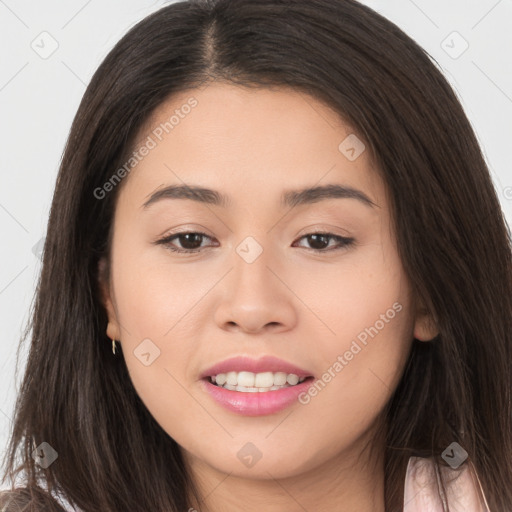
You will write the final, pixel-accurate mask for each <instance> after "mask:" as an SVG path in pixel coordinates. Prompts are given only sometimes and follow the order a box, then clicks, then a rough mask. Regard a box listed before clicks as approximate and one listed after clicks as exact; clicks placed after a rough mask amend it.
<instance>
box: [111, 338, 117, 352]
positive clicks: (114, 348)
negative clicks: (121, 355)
mask: <svg viewBox="0 0 512 512" xmlns="http://www.w3.org/2000/svg"><path fill="white" fill-rule="evenodd" d="M112 354H114V355H116V340H112Z"/></svg>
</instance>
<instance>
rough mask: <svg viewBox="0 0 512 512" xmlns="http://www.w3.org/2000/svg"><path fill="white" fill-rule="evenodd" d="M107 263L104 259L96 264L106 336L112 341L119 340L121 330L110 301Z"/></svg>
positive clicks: (110, 292) (110, 293)
mask: <svg viewBox="0 0 512 512" xmlns="http://www.w3.org/2000/svg"><path fill="white" fill-rule="evenodd" d="M107 269H108V263H107V259H106V258H105V257H102V258H100V260H99V262H98V279H99V287H100V294H101V301H102V303H103V306H104V307H105V309H106V311H107V316H108V324H107V331H106V333H107V336H108V337H109V338H110V339H112V340H120V337H121V329H120V328H119V322H118V321H117V315H116V312H115V309H114V303H113V301H112V291H111V289H110V279H109V278H108V272H107Z"/></svg>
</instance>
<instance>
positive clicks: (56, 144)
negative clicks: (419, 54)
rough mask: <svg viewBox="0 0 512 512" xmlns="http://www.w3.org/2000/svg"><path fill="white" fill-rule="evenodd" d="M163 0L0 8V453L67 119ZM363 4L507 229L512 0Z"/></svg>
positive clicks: (377, 0) (511, 210)
mask: <svg viewBox="0 0 512 512" xmlns="http://www.w3.org/2000/svg"><path fill="white" fill-rule="evenodd" d="M166 3H167V2H164V1H149V0H138V1H135V0H122V1H121V0H108V1H101V2H100V1H99V0H89V1H87V0H71V1H67V2H65V3H64V2H57V1H56V0H49V1H43V2H37V1H35V0H31V1H29V0H0V41H1V44H0V63H1V65H0V112H1V117H0V120H1V121H0V140H1V148H2V150H1V151H0V176H1V181H0V229H1V251H0V332H1V338H0V455H2V452H3V451H4V449H5V446H6V443H7V437H8V433H9V430H10V428H11V419H10V418H11V417H12V412H13V406H14V398H15V393H16V390H17V387H18V386H19V383H20V380H21V377H22V374H23V371H22V370H23V368H24V361H25V359H24V358H23V359H22V366H21V372H20V375H19V379H18V380H17V381H16V382H15V380H14V369H15V351H16V348H17V345H18V341H19V338H20V334H21V329H22V326H24V325H25V324H26V322H27V321H28V311H29V306H30V304H31V300H32V297H33V294H34V291H35V285H36V279H37V276H38V273H39V272H40V260H39V258H38V256H37V252H38V251H37V248H38V243H39V242H40V240H41V239H42V238H43V237H44V235H45V230H46V222H47V218H48V213H49V208H50V202H51V197H52V193H53V188H54V184H55V178H56V174H57V170H58V166H59V163H60V159H61V155H62V152H63V149H64V144H65V141H66V138H67V135H68V132H69V129H70V126H71V122H72V120H73V117H74V115H75V112H76V109H77V108H78V105H79V102H80V99H81V97H82V95H83V93H84V91H85V88H86V85H87V84H88V82H89V80H90V78H91V76H92V74H93V73H94V71H95V69H96V68H97V66H98V65H99V64H100V62H101V61H102V60H103V58H104V57H105V56H106V54H107V53H108V51H109V50H110V49H111V48H112V47H113V45H114V44H115V43H116V42H117V41H118V40H119V39H120V38H121V37H122V35H123V34H124V33H125V32H126V31H127V30H128V29H129V28H130V27H132V26H133V25H134V24H135V23H136V22H138V21H139V20H141V19H142V18H144V17H145V16H146V15H148V14H149V13H151V12H153V11H155V10H156V9H158V8H160V7H161V6H163V5H164V4H166ZM363 3H365V4H367V5H369V6H370V7H372V8H374V9H375V10H377V11H378V12H380V13H382V14H383V15H385V16H386V17H388V18H389V19H391V20H392V21H394V22H395V23H396V24H397V25H398V26H400V27H401V28H402V29H403V30H404V31H405V32H406V33H408V34H409V35H410V36H412V37H413V38H414V39H415V40H416V41H417V42H418V43H419V44H420V45H421V46H423V47H424V48H425V49H426V50H427V51H428V52H429V53H430V55H431V56H432V57H434V59H436V61H437V62H438V63H439V65H440V66H441V68H442V70H443V72H444V73H445V75H446V76H447V78H448V79H449V81H450V83H451V84H452V86H453V87H454V88H455V90H456V92H457V94H458V96H459V98H460V99H461V101H462V104H463V106H464V108H465V110H466V113H467V115H468V117H469V118H470V120H471V122H472V124H473V126H474V128H475V130H476V132H477V135H478V138H479V140H480V143H481V145H482V148H483V151H484V154H485V156H486V159H487V162H488V164H489V166H490V169H491V171H492V174H493V178H494V182H495V185H496V189H497V191H498V193H499V196H500V199H501V201H502V206H503V210H504V212H505V214H506V216H507V219H508V222H509V224H511V225H512V170H511V168H510V162H511V158H510V149H511V145H512V138H511V135H512V58H511V57H510V55H511V51H512V31H511V30H510V26H511V23H512V0H450V1H446V0H428V1H427V0H414V1H413V0H386V1H384V0H365V1H363ZM43 32H46V33H47V34H42V33H43ZM453 32H457V33H458V34H453ZM465 41H466V42H467V43H465ZM57 44H58V47H57V48H56V50H55V51H54V52H53V53H52V54H51V55H49V56H48V55H46V54H45V52H48V53H49V52H50V51H51V50H52V45H53V46H56V45H57ZM466 44H468V45H469V46H468V48H467V49H466V50H465V51H464V52H463V53H462V50H464V48H465V46H466ZM459 54H460V55H459ZM62 307H67V305H66V304H63V305H62ZM25 356H26V354H25ZM25 356H24V357H25ZM48 357H52V356H51V354H48Z"/></svg>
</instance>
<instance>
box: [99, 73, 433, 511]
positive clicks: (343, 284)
mask: <svg viewBox="0 0 512 512" xmlns="http://www.w3.org/2000/svg"><path fill="white" fill-rule="evenodd" d="M191 96H194V98H196V99H197V100H198V105H197V106H196V107H195V108H194V109H192V111H191V112H190V114H189V115H188V116H185V117H184V118H183V119H180V122H179V125H177V126H175V128H174V129H173V130H172V131H171V132H170V133H169V134H168V135H166V136H165V137H164V138H163V139H162V141H161V142H159V143H158V145H157V147H156V148H154V149H152V150H151V151H150V152H149V154H148V155H147V156H145V157H144V159H143V160H142V161H141V162H140V163H138V164H137V166H136V167H135V168H134V169H133V170H132V171H131V173H130V174H129V175H128V176H127V177H126V178H124V180H125V181H124V183H123V184H122V190H121V191H120V195H119V199H118V202H117V205H116V210H115V219H114V234H113V240H112V260H111V265H112V267H111V276H110V281H109V282H103V283H102V286H103V294H104V305H105V307H106V309H107V312H108V317H109V323H108V326H107V334H108V336H109V337H110V338H112V339H116V340H119V342H120V343H121V345H122V349H123V354H124V357H125V359H126V365H127V367H128V370H129V373H130V376H131V379H132V381H133V385H134V387H135V389H136V390H137V392H138V394H139V395H140V397H141V399H142V400H143V402H144V403H145V405H146V406H147V408H148V410H149V411H150V413H151V414H152V415H153V416H154V418H155V419H156V420H157V421H158V423H159V424H160V425H161V426H162V428H163V429H164V430H165V431H166V432H167V433H168V434H169V435H170V436H171V437H173V438H174V439H175V440H176V441H177V443H178V444H179V445H180V446H181V447H182V450H183V454H184V456H185V460H186V462H187V464H188V466H189V468H190V471H191V474H192V475H193V478H194V480H195V481H196V483H198V485H199V488H200V490H201V493H202V496H203V497H204V500H203V502H202V503H201V504H197V503H192V502H191V507H192V506H195V507H196V508H197V509H198V510H202V511H205V510H208V511H212V512H220V511H223V512H235V511H237V512H238V511H239V510H245V511H258V512H259V511H261V510H266V511H268V512H277V511H279V512H283V511H288V512H295V511H303V510H304V509H306V510H315V511H327V510H344V511H347V512H349V511H358V512H364V511H368V512H370V511H372V512H379V511H382V512H383V511H384V470H383V459H382V448H383V440H382V436H378V435H377V432H378V431H381V432H382V429H380V430H379V424H378V420H379V413H380V412H381V411H382V409H383V407H384V406H385V404H386V403H387V401H388V400H389V398H390V396H391V394H392V391H393V390H394V388H395V387H396V385H397V383H398V380H399V378H400V375H401V373H402V371H403V369H404V365H405V363H406V360H407V356H408V354H409V350H410V347H411V343H412V340H413V337H416V338H417V339H419V340H424V341H427V340H430V339H432V338H433V337H434V336H435V335H436V334H437V332H436V330H435V329H434V328H433V326H432V321H431V319H430V317H429V316H428V315H427V314H426V313H425V311H424V309H423V307H422V305H421V304H420V303H419V301H418V300H416V298H415V297H413V296H412V294H411V289H410V286H409V282H408V279H407V277H406V275H405V273H404V270H403V267H402V264H401V261H400V258H399V256H398V251H397V246H396V240H395V238H394V231H393V226H392V220H391V216H390V210H389V197H388V195H387V191H386V186H385V184H384V182H383V181H382V179H381V177H380V176H379V174H378V172H377V171H376V169H375V168H374V167H373V164H372V162H371V159H370V156H369V152H368V151H364V152H363V153H362V154H361V155H360V156H359V157H358V158H357V159H356V160H355V161H349V160H348V159H347V158H346V156H345V155H344V154H343V153H342V152H340V150H339V149H338V146H339V144H340V142H341V141H343V140H344V139H345V137H347V135H349V134H351V133H353V131H352V130H351V129H350V127H348V126H347V125H346V124H344V123H343V122H342V120H341V119H340V118H339V116H338V115H337V114H336V113H335V112H334V111H332V110H331V109H329V108H328V107H327V106H325V105H324V104H323V103H320V102H319V101H317V100H315V99H314V98H312V97H310V96H306V95H304V94H301V93H299V92H296V91H293V90H290V89H285V88H282V89H272V90H268V89H255V90H249V89H246V88H242V87H238V86H233V85H228V84H223V83H212V84H210V85H208V86H207V87H206V88H205V89H202V90H193V91H187V92H182V93H180V94H179V95H176V96H173V97H172V98H171V99H169V100H168V101H167V102H165V103H164V104H162V105H161V106H160V107H159V108H158V109H157V110H156V111H155V112H154V114H153V117H152V119H151V120H150V122H149V123H147V125H146V126H145V127H144V128H143V129H142V130H141V131H140V134H139V135H140V137H139V138H138V140H139V141H142V140H144V139H146V137H147V136H148V135H150V134H151V130H152V129H153V128H154V127H156V126H157V125H158V124H159V123H160V122H163V121H165V120H167V119H168V118H169V116H170V115H172V113H173V111H174V110H175V109H176V108H180V106H181V105H183V104H185V103H186V102H187V99H188V98H190V97H191ZM183 183H186V184H188V185H191V184H195V185H202V186H205V187H209V188H213V189H216V190H218V191H220V192H222V193H225V194H227V195H229V196H230V198H231V200H232V203H233V204H232V205H231V206H230V207H228V208H223V207H220V206H213V205H205V204H200V203H197V202H195V201H191V200H187V199H179V200H176V199H165V200H162V201H159V202H156V203H154V204H153V205H151V206H150V207H149V208H147V209H144V208H142V205H143V203H144V202H145V201H146V200H147V198H148V197H149V196H150V194H151V193H152V192H154V191H155V190H156V189H158V188H159V187H162V186H166V185H170V184H183ZM327 183H336V184H342V185H348V186H351V187H354V188H357V189H359V190H361V191H362V192H364V193H365V194H366V195H367V196H368V197H369V198H370V199H371V200H372V201H373V202H374V203H375V205H376V206H375V207H373V208H371V207H368V206H366V205H364V204H363V203H362V202H360V201H358V200H356V199H346V198H345V199H328V200H324V201H319V202H316V203H313V204H310V205H304V206H296V207H294V208H291V209H290V208H289V207H286V208H282V207H281V206H280V204H279V199H280V195H281V192H282V191H283V190H285V189H290V188H294V189H295V188H302V187H306V186H314V185H324V184H327ZM319 230H326V231H328V232H331V233H333V234H334V235H340V236H347V237H353V238H354V239H355V244H354V245H352V246H348V247H342V248H341V249H339V250H331V251H329V252H328V251H327V249H330V248H334V247H338V246H339V245H338V242H337V240H336V239H333V238H331V239H329V238H327V239H326V240H324V243H325V245H323V246H321V245H320V244H318V243H317V244H316V245H315V243H314V241H313V242H312V241H311V239H310V240H309V241H308V238H307V237H304V235H306V234H311V233H315V232H318V231H319ZM174 231H181V232H197V231H202V232H206V233H207V235H208V237H210V238H207V237H205V238H203V239H202V240H201V239H199V241H197V240H196V242H195V243H196V245H195V246H193V247H202V248H203V249H202V252H199V253H195V254H191V255H187V254H180V253H173V252H171V251H170V250H169V249H168V248H166V247H165V246H164V245H161V244H154V242H155V241H156V240H158V239H161V238H163V237H164V236H165V235H168V234H170V233H171V232H174ZM247 236H252V237H254V238H255V239H256V240H257V242H258V243H259V244H260V246H261V248H262V250H263V252H262V253H261V254H260V256H259V257H258V258H257V259H256V260H255V261H254V262H252V263H251V264H248V263H247V262H246V261H245V260H244V259H243V258H241V257H240V256H239V255H238V253H237V252H236V248H237V246H238V245H239V244H240V243H241V242H242V241H243V240H244V239H245V237H247ZM186 241H187V240H186V239H185V240H184V239H183V238H181V239H176V238H175V239H174V241H173V242H171V244H172V245H173V246H174V247H178V248H181V247H184V245H182V244H184V243H186ZM192 241H193V239H192ZM327 244H328V247H327V249H324V252H323V253H315V252H314V251H313V249H314V248H315V247H317V248H318V247H325V246H326V245H327ZM395 303H399V304H400V305H401V306H402V308H401V311H400V312H399V313H397V314H396V316H395V317H394V318H393V319H392V320H389V321H388V322H387V323H386V324H385V327H384V328H383V329H381V330H380V331H379V332H378V334H377V335H376V336H375V337H374V338H369V341H368V344H367V345H366V346H364V349H362V350H361V351H360V352H358V353H357V355H355V356H354V357H353V359H352V360H350V361H348V364H346V366H344V367H343V369H342V370H341V371H339V372H338V373H337V374H336V377H335V378H333V379H332V380H331V381H330V382H329V383H328V384H327V385H326V386H325V388H324V389H322V391H321V392H319V393H318V394H317V396H315V397H314V398H312V399H311V401H310V402H309V403H308V404H307V405H302V404H299V403H294V404H293V405H292V406H291V407H289V408H287V409H285V410H283V411H280V412H278V413H275V414H270V415H266V416H259V417H248V416H243V415H240V414H236V413H233V412H230V411H227V410H225V409H224V408H222V407H221V406H220V405H218V404H217V403H216V402H214V401H213V400H212V399H211V398H210V396H209V395H208V394H207V393H205V392H204V391H203V390H202V387H201V386H200V382H199V374H200V373H201V372H202V371H203V370H205V369H206V368H208V367H209V366H211V365H213V364H214V363H217V362H220V361H222V360H224V359H226V358H228V357H231V356H235V355H248V356H251V357H253V358H259V357H260V356H262V355H265V354H270V355H274V356H277V357H280V358H282V359H285V360H287V361H289V362H291V363H292V364H296V365H297V366H300V367H302V368H305V369H307V370H309V371H310V372H311V374H312V375H314V376H315V377H317V378H321V377H322V375H323V374H324V372H326V371H327V369H328V368H329V367H332V366H333V364H334V363H335V361H336V360H337V357H338V356H339V355H343V354H344V353H345V352H346V351H347V350H349V348H350V346H351V343H352V342H353V340H355V339H356V337H357V335H358V334H360V333H361V332H362V331H364V330H365V328H369V327H370V326H374V325H375V323H376V321H377V320H379V319H380V318H381V315H382V314H385V313H386V311H387V310H389V309H390V308H392V306H393V304H395ZM146 338H149V339H151V340H152V342H153V343H154V344H155V345H156V346H157V347H158V348H159V350H160V356H159V357H158V358H157V359H155V360H154V362H153V363H152V364H151V365H150V366H145V365H143V364H142V363H141V361H140V360H139V359H138V358H137V357H135V355H134V354H133V351H134V350H135V349H136V347H137V346H138V345H139V344H140V343H141V341H142V340H144V339H146ZM248 442H251V443H253V444H254V445H255V446H256V447H257V448H258V450H259V451H260V452H261V454H262V457H261V459H260V460H259V461H258V462H257V463H256V464H255V465H254V466H252V467H246V466H245V465H244V464H243V463H242V462H241V461H240V459H239V458H238V456H237V453H238V451H239V450H240V449H241V448H242V447H243V446H244V445H245V444H246V443H248ZM365 443H370V446H371V449H370V450H367V451H364V452H363V446H364V444H365Z"/></svg>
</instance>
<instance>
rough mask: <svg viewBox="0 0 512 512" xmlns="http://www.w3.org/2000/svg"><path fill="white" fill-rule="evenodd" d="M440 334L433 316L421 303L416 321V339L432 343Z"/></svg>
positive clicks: (417, 310)
mask: <svg viewBox="0 0 512 512" xmlns="http://www.w3.org/2000/svg"><path fill="white" fill-rule="evenodd" d="M438 334H439V329H438V327H437V325H436V321H435V320H434V318H433V316H432V314H431V313H430V312H429V310H428V309H427V308H426V307H425V306H424V304H423V303H420V304H419V305H418V307H417V309H416V317H415V321H414V337H415V338H416V339H417V340H419V341H431V340H433V339H434V338H435V337H436V336H437V335H438Z"/></svg>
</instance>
